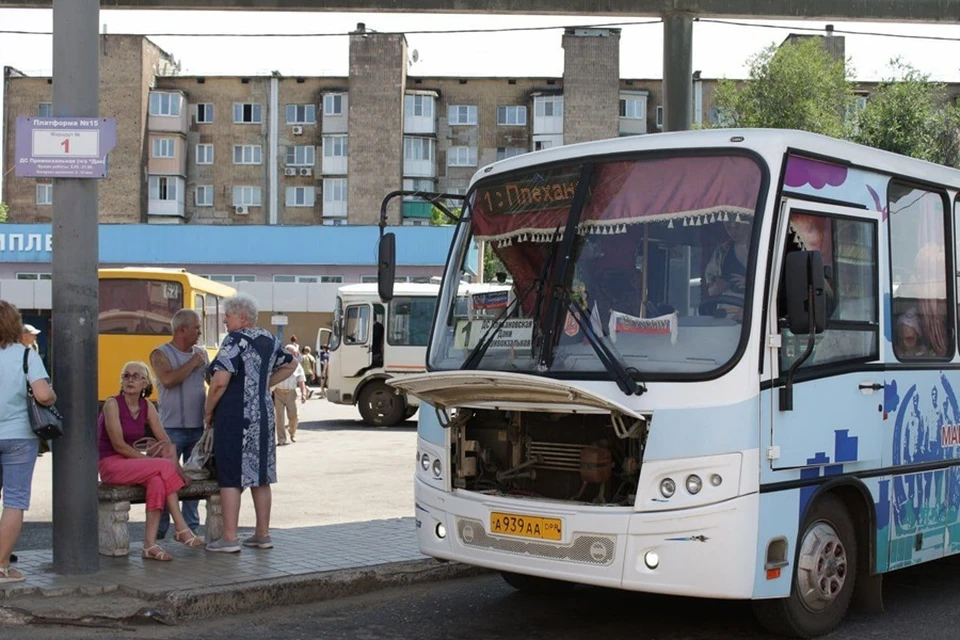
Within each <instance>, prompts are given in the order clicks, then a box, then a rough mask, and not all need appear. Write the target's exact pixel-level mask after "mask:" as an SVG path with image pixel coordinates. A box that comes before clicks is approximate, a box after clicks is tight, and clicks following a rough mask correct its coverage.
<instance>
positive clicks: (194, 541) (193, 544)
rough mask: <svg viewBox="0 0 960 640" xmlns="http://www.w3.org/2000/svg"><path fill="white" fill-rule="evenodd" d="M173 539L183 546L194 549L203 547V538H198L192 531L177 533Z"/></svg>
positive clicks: (186, 530) (185, 530)
mask: <svg viewBox="0 0 960 640" xmlns="http://www.w3.org/2000/svg"><path fill="white" fill-rule="evenodd" d="M173 539H174V540H176V541H177V542H179V543H180V544H182V545H183V546H185V547H190V548H192V549H196V548H197V547H202V546H203V538H200V537H198V536H197V534H195V533H194V532H193V531H191V530H190V529H184V530H183V531H177V533H176V534H175V535H174V536H173Z"/></svg>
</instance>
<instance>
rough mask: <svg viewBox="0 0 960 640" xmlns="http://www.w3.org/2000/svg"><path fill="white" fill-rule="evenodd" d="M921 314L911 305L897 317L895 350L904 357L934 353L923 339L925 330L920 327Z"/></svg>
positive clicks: (920, 356)
mask: <svg viewBox="0 0 960 640" xmlns="http://www.w3.org/2000/svg"><path fill="white" fill-rule="evenodd" d="M920 326H921V325H920V314H918V313H917V310H916V308H914V307H910V308H909V309H907V310H906V311H904V312H903V313H901V314H900V317H899V318H897V339H896V343H895V344H894V351H895V352H896V354H897V356H899V357H901V358H903V357H907V358H922V357H924V356H930V355H933V354H932V353H931V352H930V349H929V348H928V347H927V345H926V343H925V342H924V340H923V330H922V329H921V328H920Z"/></svg>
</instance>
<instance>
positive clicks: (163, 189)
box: [150, 176, 177, 200]
mask: <svg viewBox="0 0 960 640" xmlns="http://www.w3.org/2000/svg"><path fill="white" fill-rule="evenodd" d="M150 199H151V200H176V199H177V178H174V177H167V176H150Z"/></svg>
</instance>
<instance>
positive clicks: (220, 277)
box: [200, 273, 257, 283]
mask: <svg viewBox="0 0 960 640" xmlns="http://www.w3.org/2000/svg"><path fill="white" fill-rule="evenodd" d="M200 277H201V278H206V279H208V280H213V281H214V282H228V283H229V282H256V281H257V276H254V275H230V274H224V273H214V274H210V275H204V276H200Z"/></svg>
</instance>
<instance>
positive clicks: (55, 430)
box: [23, 348, 63, 440]
mask: <svg viewBox="0 0 960 640" xmlns="http://www.w3.org/2000/svg"><path fill="white" fill-rule="evenodd" d="M29 356H30V349H29V348H27V349H24V351H23V378H24V380H25V381H26V383H27V416H28V417H29V418H30V428H31V429H33V432H34V433H35V434H37V437H38V438H40V439H41V440H56V439H57V438H59V437H60V436H62V435H63V416H62V415H60V412H59V411H58V410H57V408H56V406H54V405H50V406H49V407H45V406H43V405H42V404H40V403H39V402H37V399H36V398H34V397H33V389H32V388H31V387H30V377H29V373H28V369H27V358H28V357H29Z"/></svg>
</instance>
